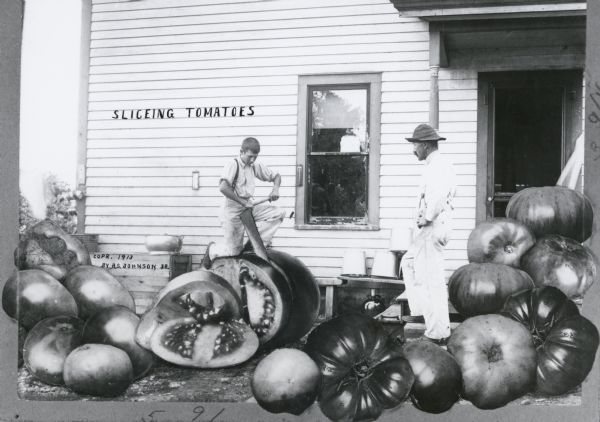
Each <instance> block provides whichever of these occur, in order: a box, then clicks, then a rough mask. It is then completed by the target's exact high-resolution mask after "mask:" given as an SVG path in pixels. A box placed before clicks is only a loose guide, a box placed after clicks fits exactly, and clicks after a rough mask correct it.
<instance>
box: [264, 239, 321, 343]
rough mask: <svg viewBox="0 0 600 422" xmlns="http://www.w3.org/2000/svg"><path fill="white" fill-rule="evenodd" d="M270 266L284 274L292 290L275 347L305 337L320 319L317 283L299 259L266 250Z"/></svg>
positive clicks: (319, 298) (280, 252) (319, 299)
mask: <svg viewBox="0 0 600 422" xmlns="http://www.w3.org/2000/svg"><path fill="white" fill-rule="evenodd" d="M267 253H268V255H269V260H270V262H271V265H273V266H275V267H276V268H277V269H278V270H279V271H280V272H281V273H283V274H284V275H285V277H286V279H287V280H288V282H289V284H290V287H291V290H292V302H293V305H292V309H291V311H290V316H289V320H288V322H287V324H286V326H285V329H284V330H283V332H282V333H280V334H279V335H278V336H277V338H278V340H277V343H278V344H287V343H289V342H292V341H296V340H298V339H300V338H301V337H303V336H304V335H305V334H307V333H308V332H309V331H310V330H311V329H312V328H313V326H314V324H315V322H316V321H317V317H318V316H319V306H320V303H321V296H320V291H319V285H318V283H317V280H316V279H315V277H314V276H313V275H312V273H311V272H310V270H309V269H308V267H307V266H306V265H304V263H303V262H302V261H300V260H299V259H298V258H296V257H294V256H292V255H290V254H288V253H285V252H282V251H278V250H275V249H269V250H268V251H267Z"/></svg>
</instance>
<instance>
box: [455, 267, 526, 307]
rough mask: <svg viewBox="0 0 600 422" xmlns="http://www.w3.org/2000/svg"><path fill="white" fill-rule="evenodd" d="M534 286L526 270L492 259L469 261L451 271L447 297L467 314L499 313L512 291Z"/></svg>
mask: <svg viewBox="0 0 600 422" xmlns="http://www.w3.org/2000/svg"><path fill="white" fill-rule="evenodd" d="M533 287H534V284H533V281H532V280H531V277H530V276H529V275H528V274H527V273H526V272H525V271H521V270H519V269H516V268H513V267H510V266H508V265H504V264H494V263H491V262H487V263H483V264H478V263H471V264H467V265H463V266H462V267H460V268H458V269H457V270H456V271H454V273H452V275H451V276H450V279H449V280H448V296H449V299H450V302H451V303H452V305H453V306H454V308H455V309H456V310H457V311H458V312H459V313H460V314H461V315H464V316H467V317H470V316H475V315H482V314H490V313H494V312H498V311H499V310H500V309H502V306H503V305H504V302H505V301H506V298H507V297H509V296H510V295H511V294H513V293H515V292H518V291H520V290H524V289H531V288H533Z"/></svg>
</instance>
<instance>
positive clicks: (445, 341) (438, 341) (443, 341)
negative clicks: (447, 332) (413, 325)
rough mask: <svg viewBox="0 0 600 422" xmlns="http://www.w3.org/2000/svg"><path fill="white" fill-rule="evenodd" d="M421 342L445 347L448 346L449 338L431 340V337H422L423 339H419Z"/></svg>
mask: <svg viewBox="0 0 600 422" xmlns="http://www.w3.org/2000/svg"><path fill="white" fill-rule="evenodd" d="M419 340H421V341H428V342H430V343H433V344H437V345H438V346H445V345H447V344H448V337H444V338H431V337H427V336H425V335H424V336H421V338H419Z"/></svg>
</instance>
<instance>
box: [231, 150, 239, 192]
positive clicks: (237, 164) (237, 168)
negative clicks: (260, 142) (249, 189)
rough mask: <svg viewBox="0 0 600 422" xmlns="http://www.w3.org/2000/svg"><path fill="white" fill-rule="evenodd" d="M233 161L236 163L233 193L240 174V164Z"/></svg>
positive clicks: (232, 186) (232, 185) (232, 184)
mask: <svg viewBox="0 0 600 422" xmlns="http://www.w3.org/2000/svg"><path fill="white" fill-rule="evenodd" d="M233 161H234V162H235V176H233V183H231V189H233V191H234V192H235V184H236V183H237V179H238V174H240V163H238V162H237V160H236V159H235V158H234V159H233Z"/></svg>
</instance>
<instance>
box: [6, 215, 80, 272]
mask: <svg viewBox="0 0 600 422" xmlns="http://www.w3.org/2000/svg"><path fill="white" fill-rule="evenodd" d="M90 262H91V261H90V254H89V252H88V250H87V249H86V247H85V246H84V245H83V243H81V241H79V239H77V238H75V237H74V236H71V235H70V234H68V233H65V231H64V230H63V229H61V228H60V227H59V226H57V225H56V224H54V223H52V222H51V221H49V220H43V221H40V222H39V223H37V224H35V225H34V226H33V227H31V228H30V229H29V230H28V231H27V233H25V235H24V236H23V238H22V239H21V240H20V242H19V245H18V246H17V249H16V250H15V265H16V266H17V267H18V268H19V269H21V270H26V269H40V270H43V271H46V272H48V273H49V274H50V275H52V276H53V277H54V278H56V279H57V280H61V281H62V280H63V279H64V278H65V276H66V275H67V272H68V271H69V270H71V269H73V268H75V267H77V266H78V265H89V264H90Z"/></svg>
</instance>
